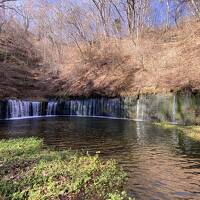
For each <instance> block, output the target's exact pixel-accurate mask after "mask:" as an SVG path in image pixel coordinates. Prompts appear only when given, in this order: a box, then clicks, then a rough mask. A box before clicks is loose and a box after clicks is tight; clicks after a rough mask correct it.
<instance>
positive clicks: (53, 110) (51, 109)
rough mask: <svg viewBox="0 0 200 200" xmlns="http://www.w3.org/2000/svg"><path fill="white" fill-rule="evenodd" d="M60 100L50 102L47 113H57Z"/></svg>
mask: <svg viewBox="0 0 200 200" xmlns="http://www.w3.org/2000/svg"><path fill="white" fill-rule="evenodd" d="M57 105H58V102H48V105H47V115H48V116H50V115H56V111H57Z"/></svg>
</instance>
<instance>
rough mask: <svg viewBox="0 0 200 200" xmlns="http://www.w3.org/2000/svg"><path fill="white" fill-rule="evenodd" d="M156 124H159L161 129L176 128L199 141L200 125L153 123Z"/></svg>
mask: <svg viewBox="0 0 200 200" xmlns="http://www.w3.org/2000/svg"><path fill="white" fill-rule="evenodd" d="M154 124H155V125H156V126H160V127H162V128H163V129H167V130H173V129H175V130H177V131H179V132H180V133H182V134H184V135H186V136H188V137H190V138H191V139H193V140H196V141H200V126H181V125H176V124H169V123H165V122H162V123H154Z"/></svg>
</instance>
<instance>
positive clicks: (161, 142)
mask: <svg viewBox="0 0 200 200" xmlns="http://www.w3.org/2000/svg"><path fill="white" fill-rule="evenodd" d="M22 136H23V137H29V136H38V137H42V138H44V142H45V144H46V145H53V146H56V147H58V148H69V147H70V148H72V149H79V150H80V149H82V150H84V151H88V152H89V153H91V154H93V153H95V152H96V151H100V152H101V156H102V157H103V158H105V159H107V158H114V159H116V160H117V161H118V162H119V164H120V165H121V166H123V168H124V169H125V170H126V171H127V173H128V177H129V179H128V182H127V184H126V189H128V191H129V193H130V194H131V195H133V196H136V197H137V199H148V200H149V199H170V200H171V199H200V144H199V143H198V142H195V141H192V140H191V139H189V138H187V137H185V136H183V135H181V134H179V133H177V132H176V131H175V130H174V131H166V130H162V129H161V128H156V127H155V126H153V125H151V124H150V123H143V122H133V121H126V120H108V119H97V118H77V117H67V118H66V117H60V118H59V117H56V118H41V119H27V120H19V121H1V122H0V138H8V137H22Z"/></svg>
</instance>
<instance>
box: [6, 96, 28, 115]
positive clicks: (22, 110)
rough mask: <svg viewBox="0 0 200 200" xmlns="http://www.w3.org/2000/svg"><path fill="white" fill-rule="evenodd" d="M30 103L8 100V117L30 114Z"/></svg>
mask: <svg viewBox="0 0 200 200" xmlns="http://www.w3.org/2000/svg"><path fill="white" fill-rule="evenodd" d="M30 105H31V103H30V102H28V101H17V100H8V103H7V118H19V117H28V116H30Z"/></svg>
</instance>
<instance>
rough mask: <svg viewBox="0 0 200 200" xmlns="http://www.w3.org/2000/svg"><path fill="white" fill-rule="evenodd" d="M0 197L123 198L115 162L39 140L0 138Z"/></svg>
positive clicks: (121, 176)
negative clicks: (62, 148)
mask: <svg viewBox="0 0 200 200" xmlns="http://www.w3.org/2000/svg"><path fill="white" fill-rule="evenodd" d="M0 154H1V157H0V198H2V199H29V200H33V199H34V200H35V199H40V200H42V199H71V200H77V199H99V200H101V199H102V200H103V199H110V200H118V199H119V200H121V199H126V198H127V195H126V193H125V192H123V183H124V181H125V180H126V174H125V173H124V172H123V171H122V169H121V168H119V167H118V166H117V164H116V162H115V161H113V160H109V161H102V160H101V159H100V158H99V157H98V156H97V155H96V156H89V155H81V154H79V153H76V152H73V151H71V150H65V151H55V150H52V149H48V148H45V147H44V145H43V142H42V140H41V139H36V138H28V139H12V140H1V141H0Z"/></svg>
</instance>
